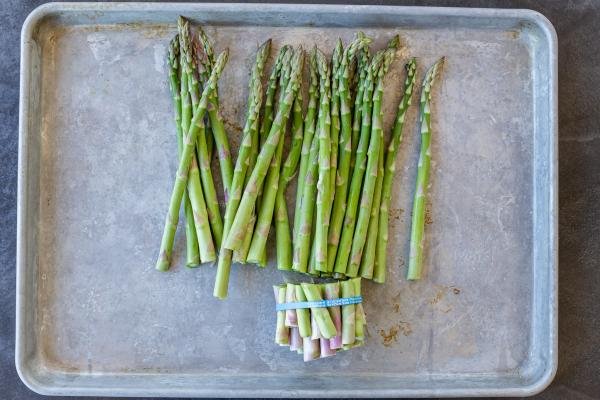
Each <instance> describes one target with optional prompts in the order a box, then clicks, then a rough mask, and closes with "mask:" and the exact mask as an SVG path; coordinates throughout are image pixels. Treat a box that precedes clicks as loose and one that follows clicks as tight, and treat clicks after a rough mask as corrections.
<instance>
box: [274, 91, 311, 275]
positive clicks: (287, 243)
mask: <svg viewBox="0 0 600 400" xmlns="http://www.w3.org/2000/svg"><path fill="white" fill-rule="evenodd" d="M292 135H293V136H292V146H291V149H290V152H289V154H288V157H287V159H286V160H285V163H284V164H283V167H282V171H281V176H280V177H279V186H278V188H277V195H276V197H275V237H276V246H277V268H278V269H280V270H291V269H292V235H291V232H290V221H289V217H288V213H287V204H286V202H285V190H286V188H287V186H288V184H289V183H290V182H291V180H292V178H293V177H294V175H295V174H296V168H297V166H298V161H299V159H300V152H301V150H302V140H303V136H304V135H303V121H302V93H301V91H300V90H299V91H298V95H297V96H296V100H295V101H294V107H293V109H292Z"/></svg>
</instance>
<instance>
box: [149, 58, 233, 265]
mask: <svg viewBox="0 0 600 400" xmlns="http://www.w3.org/2000/svg"><path fill="white" fill-rule="evenodd" d="M227 54H228V53H227V50H225V51H224V52H222V53H221V54H220V55H219V58H218V59H217V62H216V64H215V68H214V69H213V71H212V73H211V75H210V79H209V80H208V82H207V85H206V87H205V88H204V90H203V92H202V96H201V98H200V102H199V103H198V107H196V110H195V112H194V117H193V118H192V121H191V123H190V127H189V129H188V131H187V132H186V134H185V137H184V139H183V150H182V152H181V158H180V160H179V167H178V168H177V174H176V176H175V184H174V187H173V193H172V194H171V200H170V202H169V211H168V213H167V218H166V221H165V228H164V231H163V237H162V240H161V246H160V252H159V256H158V261H157V263H156V268H157V269H158V270H161V271H165V270H167V269H168V268H169V264H170V262H171V252H172V249H173V239H174V237H175V231H176V229H177V222H178V219H179V207H180V206H181V199H182V198H183V192H184V189H185V187H186V184H187V181H188V176H187V175H188V171H190V165H193V159H194V149H195V145H194V144H195V143H194V142H195V141H194V140H193V138H195V137H196V136H197V134H198V128H199V127H198V125H197V124H198V121H199V120H201V119H202V118H203V117H204V115H205V113H206V107H207V101H208V94H209V93H210V91H211V90H214V88H215V86H216V83H217V80H218V79H219V76H220V75H221V72H222V71H223V68H224V67H225V64H226V62H227ZM182 108H183V106H182ZM190 180H191V177H190ZM190 197H191V193H190ZM190 201H193V199H192V198H190ZM192 205H193V202H192ZM201 222H202V221H201ZM204 226H207V225H206V224H204ZM196 229H197V230H198V227H196ZM209 237H210V236H209ZM210 244H212V239H210V242H204V245H205V246H207V247H209V245H210ZM213 250H214V246H213Z"/></svg>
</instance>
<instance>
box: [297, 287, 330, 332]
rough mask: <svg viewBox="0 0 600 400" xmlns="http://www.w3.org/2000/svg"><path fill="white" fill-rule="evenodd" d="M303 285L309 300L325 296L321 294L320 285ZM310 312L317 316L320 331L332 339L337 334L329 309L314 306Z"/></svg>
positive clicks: (317, 299) (319, 299) (320, 298)
mask: <svg viewBox="0 0 600 400" xmlns="http://www.w3.org/2000/svg"><path fill="white" fill-rule="evenodd" d="M301 286H302V290H304V295H305V296H306V298H307V299H308V301H321V300H323V297H322V296H321V290H320V289H319V287H318V285H316V284H314V283H302V284H301ZM310 312H311V314H313V315H314V316H315V319H316V320H317V324H318V326H319V331H320V332H321V335H322V336H323V337H324V338H325V339H331V338H332V337H334V336H335V335H337V331H336V329H335V325H334V324H333V321H332V319H331V316H330V315H329V311H328V310H327V309H326V308H322V307H314V308H311V309H310Z"/></svg>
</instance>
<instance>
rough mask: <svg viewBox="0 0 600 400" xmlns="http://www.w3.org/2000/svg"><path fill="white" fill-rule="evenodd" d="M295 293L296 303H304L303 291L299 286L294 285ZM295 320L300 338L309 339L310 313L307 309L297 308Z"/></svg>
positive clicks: (310, 332) (310, 331)
mask: <svg viewBox="0 0 600 400" xmlns="http://www.w3.org/2000/svg"><path fill="white" fill-rule="evenodd" d="M294 290H295V293H296V301H306V296H305V295H304V290H303V289H302V286H301V285H294ZM296 318H297V322H298V329H299V330H300V336H302V337H303V338H305V339H306V338H310V336H311V334H312V330H311V326H310V311H309V309H308V308H299V309H297V310H296Z"/></svg>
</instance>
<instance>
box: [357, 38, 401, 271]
mask: <svg viewBox="0 0 600 400" xmlns="http://www.w3.org/2000/svg"><path fill="white" fill-rule="evenodd" d="M399 41H400V38H399V37H398V36H395V37H394V38H393V39H392V40H390V42H389V44H388V48H387V49H386V50H385V52H384V55H383V62H382V63H381V67H380V69H379V71H378V74H377V84H376V88H375V91H374V92H373V111H372V112H373V114H372V117H371V121H372V122H371V137H370V142H369V148H368V152H367V158H368V159H367V167H366V170H365V178H364V183H363V187H362V193H361V196H360V208H359V213H358V217H357V219H356V226H355V230H354V237H353V239H352V247H351V251H350V263H349V264H348V267H347V269H346V275H347V276H349V277H356V276H357V274H358V268H359V266H360V261H361V259H362V254H363V250H364V245H365V242H366V239H367V231H368V227H369V219H370V216H371V208H372V206H373V198H374V195H375V186H376V184H377V172H378V169H379V168H378V165H379V153H380V152H379V148H380V147H381V146H383V112H382V111H381V110H382V108H381V107H382V102H383V79H384V77H385V74H386V73H387V70H388V69H389V66H390V64H391V63H392V61H393V60H394V58H395V56H396V49H397V48H398V44H399Z"/></svg>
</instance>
